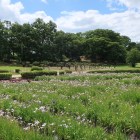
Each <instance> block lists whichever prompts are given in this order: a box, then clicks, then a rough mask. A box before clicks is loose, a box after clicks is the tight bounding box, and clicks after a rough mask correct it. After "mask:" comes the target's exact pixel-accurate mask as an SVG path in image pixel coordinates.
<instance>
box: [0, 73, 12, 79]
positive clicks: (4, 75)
mask: <svg viewBox="0 0 140 140" xmlns="http://www.w3.org/2000/svg"><path fill="white" fill-rule="evenodd" d="M11 78H12V74H11V73H0V80H10V79H11Z"/></svg>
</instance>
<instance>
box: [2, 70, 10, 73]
mask: <svg viewBox="0 0 140 140" xmlns="http://www.w3.org/2000/svg"><path fill="white" fill-rule="evenodd" d="M8 72H9V71H8V70H0V73H8Z"/></svg>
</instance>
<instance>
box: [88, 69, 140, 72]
mask: <svg viewBox="0 0 140 140" xmlns="http://www.w3.org/2000/svg"><path fill="white" fill-rule="evenodd" d="M125 72H126V73H140V69H130V70H129V69H128V70H127V69H126V70H125V69H124V70H123V69H122V70H91V71H88V72H87V73H125Z"/></svg>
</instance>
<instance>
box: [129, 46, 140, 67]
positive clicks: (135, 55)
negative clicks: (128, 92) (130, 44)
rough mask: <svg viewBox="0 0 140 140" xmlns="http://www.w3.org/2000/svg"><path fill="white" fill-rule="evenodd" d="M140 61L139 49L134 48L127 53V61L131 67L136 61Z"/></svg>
mask: <svg viewBox="0 0 140 140" xmlns="http://www.w3.org/2000/svg"><path fill="white" fill-rule="evenodd" d="M139 61H140V51H139V50H138V49H136V48H134V49H131V51H130V52H128V54H127V63H130V65H131V66H132V67H135V66H136V63H137V62H139Z"/></svg>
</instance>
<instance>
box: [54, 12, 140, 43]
mask: <svg viewBox="0 0 140 140" xmlns="http://www.w3.org/2000/svg"><path fill="white" fill-rule="evenodd" d="M56 23H57V25H58V27H59V29H62V30H64V31H67V32H77V31H87V30H91V29H93V30H94V29H97V28H104V29H112V30H114V31H116V32H119V33H121V34H122V35H127V36H129V37H131V39H132V40H133V41H140V31H139V25H140V12H136V11H133V10H128V11H125V12H121V13H112V14H101V13H99V11H96V10H88V11H86V12H83V11H78V12H76V11H75V12H66V11H65V12H62V16H61V17H60V18H58V19H57V20H56Z"/></svg>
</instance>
